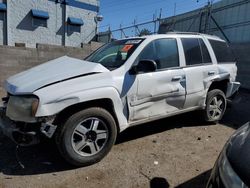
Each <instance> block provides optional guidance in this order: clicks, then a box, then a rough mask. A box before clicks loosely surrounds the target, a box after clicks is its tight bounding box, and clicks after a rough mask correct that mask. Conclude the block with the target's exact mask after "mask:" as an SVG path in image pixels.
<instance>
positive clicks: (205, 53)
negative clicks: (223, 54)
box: [199, 39, 212, 63]
mask: <svg viewBox="0 0 250 188" xmlns="http://www.w3.org/2000/svg"><path fill="white" fill-rule="evenodd" d="M199 40H200V45H201V52H202V60H203V63H212V60H211V57H210V54H209V52H208V49H207V46H206V45H205V43H204V41H203V40H202V39H199Z"/></svg>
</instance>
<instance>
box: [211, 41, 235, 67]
mask: <svg viewBox="0 0 250 188" xmlns="http://www.w3.org/2000/svg"><path fill="white" fill-rule="evenodd" d="M209 42H210V44H211V46H212V48H213V50H214V53H215V56H216V59H217V61H218V63H226V62H235V58H234V56H233V52H232V50H231V49H230V47H229V46H228V45H227V43H226V42H221V41H216V40H209Z"/></svg>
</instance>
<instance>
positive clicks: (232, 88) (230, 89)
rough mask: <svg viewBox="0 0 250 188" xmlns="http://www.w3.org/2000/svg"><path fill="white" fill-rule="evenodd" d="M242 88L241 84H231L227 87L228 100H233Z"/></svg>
mask: <svg viewBox="0 0 250 188" xmlns="http://www.w3.org/2000/svg"><path fill="white" fill-rule="evenodd" d="M239 88H240V82H230V83H228V85H227V93H226V97H227V98H232V97H233V96H235V95H236V94H237V92H238V90H239Z"/></svg>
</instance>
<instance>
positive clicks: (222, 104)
mask: <svg viewBox="0 0 250 188" xmlns="http://www.w3.org/2000/svg"><path fill="white" fill-rule="evenodd" d="M226 107H227V100H226V97H225V94H224V93H223V92H222V91H221V90H219V89H214V90H211V91H209V92H208V94H207V100H206V108H205V110H204V118H205V120H206V121H208V122H217V121H219V120H221V119H222V117H223V115H224V113H225V111H226Z"/></svg>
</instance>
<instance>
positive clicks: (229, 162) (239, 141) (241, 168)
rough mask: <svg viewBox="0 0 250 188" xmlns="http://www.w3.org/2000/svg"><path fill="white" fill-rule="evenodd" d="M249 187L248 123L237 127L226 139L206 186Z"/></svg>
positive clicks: (211, 187)
mask: <svg viewBox="0 0 250 188" xmlns="http://www.w3.org/2000/svg"><path fill="white" fill-rule="evenodd" d="M248 187H250V125H249V123H247V124H245V125H244V126H242V127H241V128H239V129H238V130H237V131H236V132H235V133H234V134H233V135H232V136H231V137H230V139H229V140H228V141H227V143H226V145H225V146H224V148H223V150H222V152H221V154H220V156H219V158H218V159H217V161H216V163H215V166H214V168H213V170H212V173H211V177H210V179H209V182H208V185H207V188H248Z"/></svg>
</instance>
